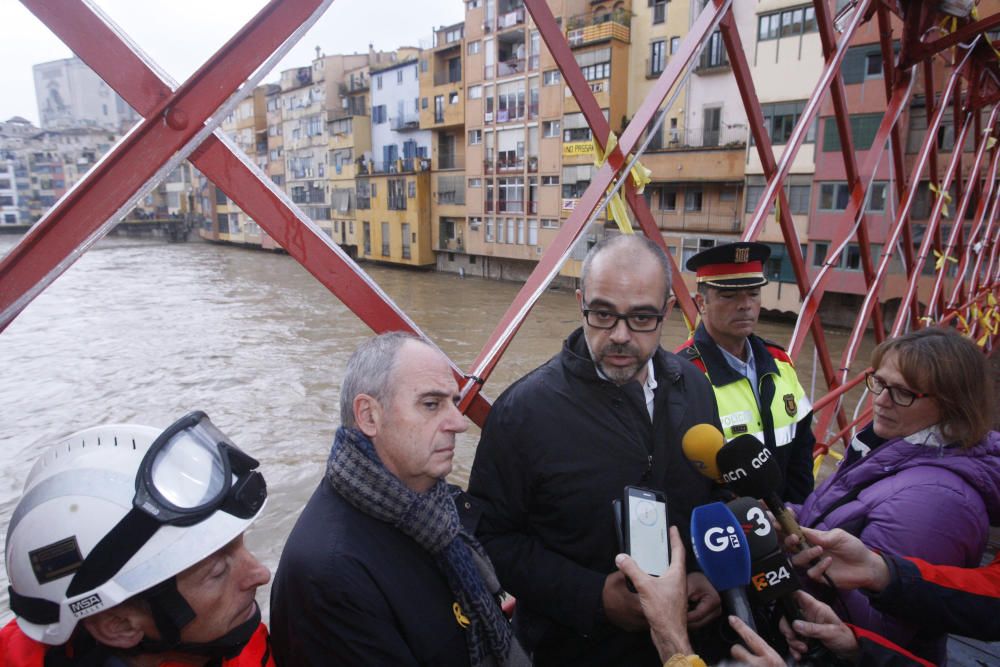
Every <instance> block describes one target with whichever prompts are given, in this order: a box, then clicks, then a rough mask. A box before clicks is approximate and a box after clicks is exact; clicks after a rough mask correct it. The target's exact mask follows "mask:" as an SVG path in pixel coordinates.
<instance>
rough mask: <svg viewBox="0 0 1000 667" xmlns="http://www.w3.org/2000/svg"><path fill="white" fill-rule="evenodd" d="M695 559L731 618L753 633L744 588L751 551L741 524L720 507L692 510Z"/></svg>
mask: <svg viewBox="0 0 1000 667" xmlns="http://www.w3.org/2000/svg"><path fill="white" fill-rule="evenodd" d="M691 544H692V546H693V547H694V556H695V558H696V559H697V560H698V565H700V566H701V569H702V572H704V573H705V576H706V577H708V580H709V581H710V582H711V584H712V586H714V587H715V590H717V591H719V594H720V595H721V596H722V599H723V600H724V601H725V602H726V608H727V609H728V610H729V612H730V613H731V614H733V615H734V616H736V617H738V618H739V619H740V620H741V621H743V622H744V623H746V624H747V625H748V626H750V627H751V628H752V629H753V630H754V631H756V630H757V626H756V625H755V624H754V620H753V612H752V611H751V610H750V602H749V601H748V600H747V593H746V590H745V587H746V585H747V584H749V583H750V548H749V545H748V544H747V538H746V535H745V534H744V533H743V528H742V527H741V526H740V522H739V521H737V519H736V517H735V516H733V513H732V512H731V511H730V510H729V508H728V507H726V506H725V505H724V504H722V503H711V504H709V505H702V506H700V507H695V508H694V511H693V512H692V513H691Z"/></svg>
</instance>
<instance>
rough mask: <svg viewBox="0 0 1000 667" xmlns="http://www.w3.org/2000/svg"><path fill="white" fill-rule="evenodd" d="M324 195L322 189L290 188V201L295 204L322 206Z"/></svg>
mask: <svg viewBox="0 0 1000 667" xmlns="http://www.w3.org/2000/svg"><path fill="white" fill-rule="evenodd" d="M325 195H326V193H325V192H324V190H323V189H322V188H300V187H295V188H292V201H293V202H295V203H296V204H324V203H326V196H325Z"/></svg>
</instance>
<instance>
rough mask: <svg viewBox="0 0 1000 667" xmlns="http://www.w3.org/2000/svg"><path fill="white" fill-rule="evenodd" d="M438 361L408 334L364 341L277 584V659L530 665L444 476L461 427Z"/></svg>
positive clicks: (450, 381)
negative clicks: (327, 454)
mask: <svg viewBox="0 0 1000 667" xmlns="http://www.w3.org/2000/svg"><path fill="white" fill-rule="evenodd" d="M458 400H459V393H458V383H457V382H456V381H455V377H454V376H453V374H452V371H451V367H450V366H449V364H448V361H447V359H446V358H445V356H444V355H443V354H442V353H441V352H440V351H439V350H438V349H437V348H435V347H433V346H431V345H430V344H428V343H427V342H425V341H423V340H421V339H419V338H416V337H414V336H412V335H409V334H405V333H398V332H397V333H389V334H383V335H381V336H376V337H375V338H372V339H370V340H368V341H366V342H364V343H362V344H361V346H359V347H358V349H357V350H356V351H355V352H354V355H353V356H352V357H351V359H350V361H348V364H347V373H346V375H345V377H344V382H343V386H342V388H341V396H340V409H341V423H342V425H341V427H340V428H339V429H338V430H337V435H336V437H335V439H334V443H333V448H332V450H331V452H330V459H329V461H328V463H327V469H326V474H325V475H324V477H323V479H322V480H321V481H320V484H319V487H318V488H317V489H316V491H315V493H314V494H313V496H312V498H311V499H310V500H309V502H308V503H307V504H306V507H305V509H304V510H303V512H302V515H301V516H300V517H299V519H298V521H297V522H296V524H295V527H294V528H293V529H292V533H291V535H290V536H289V538H288V542H287V543H286V544H285V548H284V551H283V552H282V554H281V561H280V563H279V565H278V570H277V573H276V575H275V578H274V586H273V588H272V590H271V628H272V631H273V641H272V645H273V647H274V655H275V660H276V662H277V663H278V665H295V666H296V667H298V666H302V665H331V664H335V665H414V664H421V665H423V664H434V665H462V666H466V665H472V666H476V665H497V666H500V665H522V664H523V665H526V664H528V661H527V658H526V657H525V655H524V653H523V652H522V651H521V649H520V647H519V646H518V644H517V642H516V641H515V640H514V639H513V637H512V634H511V630H510V626H509V624H508V622H507V619H506V617H505V616H504V615H503V612H502V610H501V609H500V603H499V600H498V595H499V593H500V587H499V584H498V583H497V580H496V575H495V574H494V572H493V568H492V566H491V565H490V562H489V559H488V558H487V557H486V554H485V552H484V551H483V549H482V547H481V546H480V545H479V543H478V542H477V541H476V539H475V538H474V537H473V536H472V535H471V534H470V533H469V532H468V531H467V530H466V529H465V528H464V527H463V526H462V522H461V519H460V517H459V513H458V506H459V505H461V506H462V507H463V508H468V507H470V505H469V504H467V503H466V502H464V501H457V499H456V495H457V489H456V488H455V487H450V486H449V485H447V484H446V483H445V481H444V478H445V476H447V475H448V473H449V472H451V467H452V457H453V456H454V452H455V435H456V434H457V433H461V432H463V431H465V429H466V428H467V424H466V420H465V417H464V416H463V415H462V413H461V412H459V410H458V408H457V407H456V406H457V404H458Z"/></svg>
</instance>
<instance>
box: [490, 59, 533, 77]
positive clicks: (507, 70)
mask: <svg viewBox="0 0 1000 667" xmlns="http://www.w3.org/2000/svg"><path fill="white" fill-rule="evenodd" d="M526 62H527V61H526V60H525V59H524V58H510V59H508V60H502V61H500V62H498V63H497V76H498V77H504V76H513V75H514V74H522V73H524V72H525V71H526V69H525V67H526ZM486 69H489V66H487V67H486ZM487 76H488V75H487Z"/></svg>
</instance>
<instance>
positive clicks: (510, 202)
mask: <svg viewBox="0 0 1000 667" xmlns="http://www.w3.org/2000/svg"><path fill="white" fill-rule="evenodd" d="M483 211H484V212H485V213H531V214H534V213H538V202H537V201H524V200H523V199H487V200H486V202H485V203H484V204H483Z"/></svg>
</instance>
